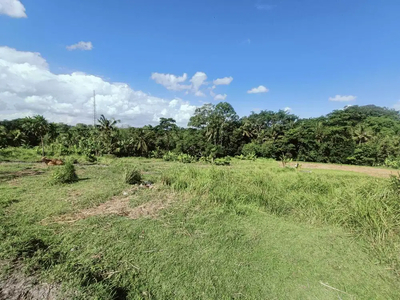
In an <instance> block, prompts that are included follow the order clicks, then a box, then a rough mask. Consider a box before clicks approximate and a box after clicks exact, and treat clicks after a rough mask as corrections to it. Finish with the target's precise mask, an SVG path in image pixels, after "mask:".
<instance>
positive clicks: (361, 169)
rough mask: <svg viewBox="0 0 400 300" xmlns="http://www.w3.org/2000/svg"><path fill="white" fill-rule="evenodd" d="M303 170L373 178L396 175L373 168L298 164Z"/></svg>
mask: <svg viewBox="0 0 400 300" xmlns="http://www.w3.org/2000/svg"><path fill="white" fill-rule="evenodd" d="M300 164H301V166H302V169H303V170H312V169H316V170H338V171H350V172H357V173H364V174H368V175H370V176H375V177H389V176H390V175H397V172H398V171H397V170H390V169H379V168H373V167H363V166H350V165H334V164H322V163H306V162H300Z"/></svg>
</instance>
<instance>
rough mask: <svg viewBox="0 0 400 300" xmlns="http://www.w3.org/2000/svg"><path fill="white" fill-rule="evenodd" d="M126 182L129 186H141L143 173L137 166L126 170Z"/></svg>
mask: <svg viewBox="0 0 400 300" xmlns="http://www.w3.org/2000/svg"><path fill="white" fill-rule="evenodd" d="M124 180H125V183H127V184H139V183H141V182H142V173H141V172H140V170H139V168H138V167H137V166H133V167H131V168H129V169H126V170H125V174H124Z"/></svg>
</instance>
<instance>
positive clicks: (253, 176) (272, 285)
mask: <svg viewBox="0 0 400 300" xmlns="http://www.w3.org/2000/svg"><path fill="white" fill-rule="evenodd" d="M27 167H29V168H32V169H29V170H30V171H33V169H35V168H38V169H39V170H41V171H44V172H45V173H44V174H42V173H34V172H31V173H29V174H32V175H29V174H28V173H26V174H25V176H21V177H18V178H17V179H10V180H8V181H2V182H0V192H1V195H2V197H0V204H1V205H0V237H1V239H0V241H1V242H0V259H1V260H3V261H12V262H13V263H10V266H11V267H12V266H13V265H15V263H18V266H21V267H23V268H24V270H25V271H26V272H27V274H35V276H38V277H37V279H38V280H39V281H45V282H49V283H56V284H62V288H63V291H64V293H65V295H69V296H66V298H67V299H69V298H76V299H96V298H97V299H142V298H144V299H149V298H155V299H174V298H175V299H194V298H202V297H204V298H208V299H227V298H237V299H240V298H243V297H246V298H248V299H265V298H271V299H275V298H276V299H280V298H282V297H284V298H285V299H310V298H316V299H338V298H339V297H340V298H341V299H399V297H400V289H399V286H400V285H399V283H400V282H399V277H398V276H399V275H398V272H399V259H398V251H399V249H398V245H399V235H398V232H399V229H400V228H399V224H400V222H398V220H399V215H400V204H399V201H398V190H397V189H396V188H394V187H395V186H396V184H394V179H387V178H374V177H369V176H366V175H362V174H356V173H348V172H338V171H324V170H313V173H302V172H296V171H295V169H294V168H282V167H281V166H280V165H279V163H277V162H274V161H272V160H264V159H258V160H256V161H247V160H240V159H233V161H232V166H231V167H229V168H223V167H216V166H213V165H211V164H181V163H178V162H175V163H171V162H164V161H162V160H145V159H132V158H110V164H109V166H108V167H104V166H90V167H87V166H77V167H76V168H77V172H78V174H79V176H80V177H82V178H87V180H81V181H78V182H76V183H75V184H73V185H58V186H48V185H47V184H46V180H45V179H46V178H47V176H48V174H51V173H52V171H53V169H52V168H43V167H40V166H39V165H37V164H31V165H29V164H28V165H27V164H20V165H18V164H2V165H0V170H1V172H4V173H5V172H7V173H12V172H20V171H21V170H22V169H23V168H27ZM54 168H58V167H54ZM126 169H128V170H143V174H142V176H143V178H142V180H144V181H146V180H151V181H153V182H155V186H156V188H155V189H138V190H137V189H134V190H133V191H132V188H131V186H130V185H129V184H126V183H125V182H123V181H122V180H120V179H118V178H121V174H123V172H124V170H126ZM33 174H35V175H33ZM134 174H137V173H134ZM396 180H397V182H398V179H396ZM397 186H398V184H397ZM32 195H34V196H32ZM127 195H128V196H127ZM118 197H123V199H126V197H129V198H130V204H129V205H130V207H131V208H135V207H139V208H138V209H140V210H143V209H145V206H143V205H144V204H146V203H149V204H150V203H151V205H154V203H157V201H160V203H161V204H162V203H163V202H162V201H164V199H169V198H171V197H173V199H174V200H173V201H174V202H173V204H172V205H171V206H169V207H167V206H165V205H161V204H160V211H159V213H158V216H157V218H139V219H129V218H128V217H124V216H117V215H114V216H113V215H101V212H99V215H94V216H90V217H87V218H84V219H80V220H79V219H78V220H76V221H73V220H68V222H65V223H63V222H61V223H58V220H63V218H62V217H63V216H64V215H65V214H69V215H72V216H74V214H75V213H79V211H80V210H81V209H86V208H90V207H96V206H97V205H99V204H101V203H104V202H106V201H108V200H110V199H117V198H118ZM109 205H111V204H109ZM182 276H183V277H182ZM322 283H323V284H325V285H328V286H330V287H333V288H335V289H336V290H335V289H332V288H329V287H326V286H325V285H323V284H322ZM338 290H339V291H338ZM71 295H72V296H71ZM118 297H119V298H118Z"/></svg>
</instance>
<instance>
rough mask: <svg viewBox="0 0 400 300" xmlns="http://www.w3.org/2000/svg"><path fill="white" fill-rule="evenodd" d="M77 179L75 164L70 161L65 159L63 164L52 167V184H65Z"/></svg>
mask: <svg viewBox="0 0 400 300" xmlns="http://www.w3.org/2000/svg"><path fill="white" fill-rule="evenodd" d="M77 180H78V175H77V174H76V171H75V166H74V165H73V164H72V162H70V161H67V162H66V163H65V164H64V165H62V166H57V167H55V168H54V171H53V173H52V175H51V180H50V182H51V183H52V184H65V183H73V182H75V181H77Z"/></svg>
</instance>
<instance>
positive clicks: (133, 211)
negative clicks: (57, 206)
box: [42, 194, 175, 225]
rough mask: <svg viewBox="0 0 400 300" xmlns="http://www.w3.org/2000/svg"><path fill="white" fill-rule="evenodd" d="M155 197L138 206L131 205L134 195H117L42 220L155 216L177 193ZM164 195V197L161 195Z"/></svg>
mask: <svg viewBox="0 0 400 300" xmlns="http://www.w3.org/2000/svg"><path fill="white" fill-rule="evenodd" d="M154 196H155V197H154V199H153V200H151V201H149V202H146V203H144V204H142V205H139V206H136V207H130V206H129V202H130V199H131V198H132V196H116V197H113V198H112V199H111V200H109V201H107V202H105V203H103V204H100V205H98V206H96V207H92V208H88V209H83V210H80V211H78V212H76V213H73V214H66V215H62V216H59V217H56V218H52V219H51V220H46V219H45V220H42V224H43V225H47V224H51V223H59V224H62V223H74V222H76V221H79V220H82V219H86V218H89V217H92V216H98V215H117V216H123V217H127V218H130V219H138V218H141V217H144V218H155V217H157V214H158V212H159V211H160V210H162V209H164V208H167V207H168V206H170V205H171V204H172V203H173V202H174V201H175V195H174V194H170V195H157V194H155V195H154ZM160 196H162V197H160Z"/></svg>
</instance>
